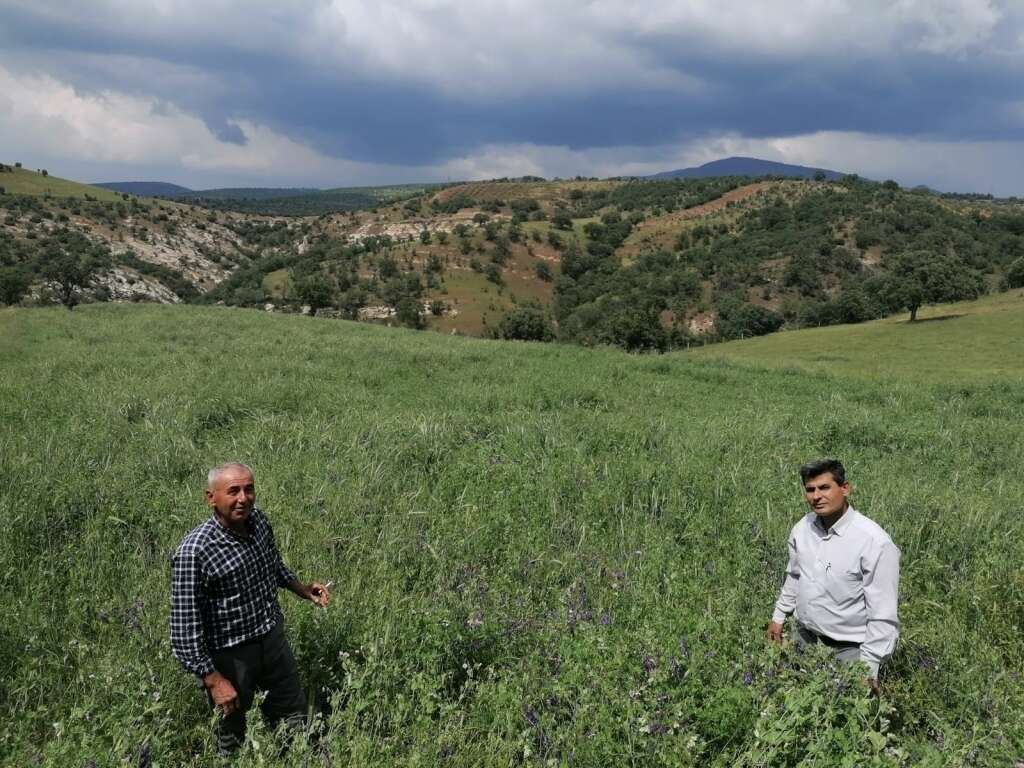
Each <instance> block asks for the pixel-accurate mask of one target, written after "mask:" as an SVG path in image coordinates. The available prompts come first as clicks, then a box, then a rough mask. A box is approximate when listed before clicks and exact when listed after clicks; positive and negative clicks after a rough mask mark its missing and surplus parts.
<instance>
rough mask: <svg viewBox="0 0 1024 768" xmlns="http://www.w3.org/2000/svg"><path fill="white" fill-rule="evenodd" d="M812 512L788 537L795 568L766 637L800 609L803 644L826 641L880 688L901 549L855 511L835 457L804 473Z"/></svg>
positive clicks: (893, 632) (894, 624)
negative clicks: (859, 665) (862, 668)
mask: <svg viewBox="0 0 1024 768" xmlns="http://www.w3.org/2000/svg"><path fill="white" fill-rule="evenodd" d="M800 479H801V480H802V481H803V487H804V496H805V498H806V499H807V504H808V505H809V506H810V508H811V512H810V513H809V514H807V515H806V516H804V517H803V518H802V519H801V520H800V521H799V522H798V523H797V524H796V525H794V526H793V530H792V531H791V532H790V534H789V564H788V565H787V566H786V580H785V582H783V585H782V591H781V592H780V594H779V599H778V600H777V601H776V603H775V613H774V614H773V616H772V623H771V625H770V626H769V627H768V639H769V640H771V641H772V642H782V625H783V623H784V622H785V621H786V617H787V616H789V615H790V614H791V613H793V612H794V610H795V611H796V622H797V635H798V640H797V642H799V643H823V644H825V645H827V646H829V647H830V648H832V649H833V650H834V651H835V654H836V657H837V658H838V659H839V660H840V661H844V662H854V661H863V662H864V663H865V664H867V666H868V668H869V669H870V670H871V677H870V678H869V684H870V685H871V687H872V689H874V690H876V691H877V690H878V682H877V681H878V667H879V666H880V665H881V663H882V662H883V661H885V659H887V658H888V657H889V656H890V655H891V654H892V652H893V649H894V648H895V647H896V640H897V638H898V637H899V634H900V624H899V618H898V616H897V611H896V607H897V606H896V603H897V592H898V590H899V581H900V550H899V548H897V546H896V545H895V544H893V543H892V539H890V538H889V534H887V533H886V532H885V531H884V530H883V529H882V527H881V526H880V525H878V524H877V523H876V522H874V521H873V520H870V519H869V518H867V517H865V516H864V515H862V514H861V513H860V512H858V511H857V510H855V509H854V508H853V507H852V506H850V504H849V502H848V500H847V497H848V496H849V495H850V491H851V488H850V484H849V483H848V482H847V481H846V470H845V469H844V468H843V465H842V464H841V463H839V462H838V461H836V460H835V459H821V460H818V461H813V462H811V463H809V464H805V465H804V466H802V467H801V468H800Z"/></svg>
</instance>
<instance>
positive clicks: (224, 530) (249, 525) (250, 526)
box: [210, 507, 259, 541]
mask: <svg viewBox="0 0 1024 768" xmlns="http://www.w3.org/2000/svg"><path fill="white" fill-rule="evenodd" d="M258 512H259V510H258V509H257V508H256V507H253V509H252V512H250V513H249V517H248V519H247V520H246V521H245V527H246V530H247V531H248V536H239V535H238V534H237V533H235V532H234V531H232V530H231V529H230V528H228V527H227V526H226V525H224V524H223V523H222V522H221V521H220V520H218V519H217V514H216V513H215V512H211V513H210V525H212V526H213V529H214V530H215V531H217V532H218V533H220V535H221V536H227V537H228V538H229V539H234V540H235V541H248V540H249V539H250V538H251V537H252V534H253V531H255V530H256V514H257V513H258Z"/></svg>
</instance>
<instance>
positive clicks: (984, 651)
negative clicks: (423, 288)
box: [0, 304, 1024, 768]
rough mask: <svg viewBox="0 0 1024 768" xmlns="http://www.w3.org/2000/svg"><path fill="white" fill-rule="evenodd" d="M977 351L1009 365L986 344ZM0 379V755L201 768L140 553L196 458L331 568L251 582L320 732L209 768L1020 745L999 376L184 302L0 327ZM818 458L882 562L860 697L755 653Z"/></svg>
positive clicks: (1013, 399) (196, 494) (1007, 433)
mask: <svg viewBox="0 0 1024 768" xmlns="http://www.w3.org/2000/svg"><path fill="white" fill-rule="evenodd" d="M992 309H993V311H995V308H994V307H993V308H992ZM1007 311H1009V310H1007ZM944 322H945V321H944ZM950 322H960V321H950ZM940 325H942V324H941V323H938V322H936V323H933V324H928V323H917V324H915V325H914V326H913V330H914V331H915V332H916V331H925V332H927V331H928V330H929V328H931V327H939V326H940ZM863 327H865V328H867V327H868V326H863ZM996 328H997V327H996V325H994V324H993V325H992V326H990V327H989V330H990V331H996ZM824 330H826V331H828V332H829V333H830V334H833V338H832V343H833V344H834V345H835V346H836V347H837V349H831V348H830V349H828V350H826V352H825V353H827V354H843V350H844V348H847V347H849V348H850V350H849V352H848V353H847V354H848V355H849V356H850V359H851V361H853V360H854V356H855V355H856V358H857V359H860V360H865V359H867V358H866V357H864V355H865V353H864V352H861V351H859V350H856V349H854V348H853V345H847V344H844V342H843V340H842V339H841V338H839V337H838V335H839V334H848V333H852V332H854V331H855V330H859V328H856V329H855V328H853V327H841V328H835V329H824ZM817 333H820V332H819V331H814V330H805V331H796V332H794V333H792V334H786V335H785V336H788V337H789V338H791V339H792V341H793V344H795V345H799V343H800V339H803V338H807V337H811V338H814V336H815V334H817ZM778 338H780V339H781V338H783V336H782V335H780V336H779V337H778ZM757 341H758V342H759V343H768V342H770V341H771V339H763V340H757ZM975 343H976V345H977V346H979V347H990V348H991V349H992V355H993V356H996V355H1001V356H1002V357H1004V358H1005V359H1007V360H1008V361H1015V362H1014V363H1013V364H1014V365H1016V366H1019V365H1020V362H1019V360H1020V359H1021V356H1019V355H1016V348H1015V347H1011V346H1005V345H1006V344H1010V343H1013V344H1016V343H1017V341H1016V340H1014V339H1012V338H1011V335H1010V334H1007V333H999V332H993V333H988V334H987V335H981V336H979V337H978V338H977V339H975ZM811 346H812V347H813V346H814V345H813V344H812V345H811ZM741 348H746V347H731V346H721V347H719V349H721V350H728V349H741ZM222 350H231V351H232V352H231V354H230V355H229V357H230V361H229V362H228V361H226V360H225V356H224V354H223V353H222ZM868 354H870V355H881V356H885V357H889V358H895V357H896V356H897V354H898V350H897V349H896V348H891V349H889V348H887V349H878V348H875V349H873V350H871V351H870V352H869V353H868ZM944 355H946V356H945V357H943V358H941V359H940V360H939V361H937V365H936V366H935V367H936V368H937V367H938V365H941V364H945V361H946V359H947V358H948V353H944ZM0 359H2V360H3V369H4V376H2V377H0V420H2V422H3V423H4V425H5V429H3V430H0V475H2V476H3V477H4V478H5V482H4V483H0V509H3V510H4V520H5V534H4V536H3V537H0V562H3V563H4V564H5V567H4V569H3V570H2V571H0V583H2V587H3V590H4V596H5V597H4V600H2V601H0V745H2V748H3V762H4V763H5V764H8V765H12V766H13V765H17V766H22V765H43V766H53V767H55V768H57V767H59V768H63V767H64V766H76V765H82V766H84V765H90V764H92V763H95V764H96V765H114V764H117V765H123V764H128V765H140V764H144V763H151V764H153V765H156V764H159V765H168V766H171V765H173V766H181V767H183V768H188V767H190V766H191V767H192V768H198V767H199V766H206V765H211V764H215V759H214V757H213V755H212V753H211V749H212V740H211V739H210V737H209V730H208V729H209V718H208V717H207V711H206V709H205V706H204V702H203V700H202V697H201V695H200V694H199V692H197V691H196V690H195V685H194V681H193V680H191V679H190V678H189V677H188V676H187V675H186V674H184V673H183V672H182V671H181V670H180V668H179V667H178V666H177V663H176V662H175V661H174V660H173V659H172V658H171V657H170V655H169V653H168V652H167V610H168V609H167V605H168V589H169V586H168V568H167V561H168V557H169V555H170V553H171V551H172V550H173V548H174V547H175V546H176V544H177V543H178V541H179V540H180V539H181V537H182V536H183V535H184V534H185V532H186V531H187V530H189V529H190V528H191V527H192V526H194V525H196V524H198V523H199V522H200V521H201V520H202V519H203V518H204V516H205V515H206V510H205V507H204V504H203V499H202V495H201V487H202V484H203V482H204V475H205V472H206V470H207V468H208V467H209V466H211V465H212V464H214V463H216V462H219V461H223V460H225V459H229V458H238V459H244V460H246V461H247V462H249V463H251V464H252V465H253V466H254V467H255V470H256V477H257V489H258V493H259V499H260V503H261V505H262V506H263V508H264V509H265V510H267V513H268V514H269V516H270V518H271V520H272V521H273V523H274V526H275V532H276V535H277V539H278V542H279V544H280V546H281V549H282V552H283V556H284V558H285V560H286V562H287V563H288V564H289V565H290V566H291V567H292V568H294V569H295V570H296V572H297V573H299V574H300V575H302V576H303V577H304V578H310V579H311V578H321V579H328V578H329V579H332V580H333V581H334V582H335V583H336V587H335V589H334V592H335V594H334V599H333V601H332V606H331V607H330V608H329V609H328V610H327V611H325V612H315V611H314V610H313V609H311V608H310V607H309V606H308V605H307V604H300V603H299V602H298V601H296V600H294V599H290V598H289V597H288V596H282V599H281V602H282V605H283V608H284V611H285V614H286V618H287V626H288V632H289V635H290V636H291V638H292V642H293V645H294V647H295V649H296V655H297V658H298V661H299V664H300V669H301V673H302V675H303V677H304V679H305V680H306V681H307V682H308V684H309V686H310V689H311V691H312V704H313V707H314V712H315V713H317V714H318V715H319V716H320V720H319V721H318V723H319V726H318V727H319V728H320V729H321V732H320V736H319V738H318V746H317V747H315V748H310V747H308V746H307V745H306V743H305V741H304V740H303V739H300V740H299V741H298V742H297V743H296V744H294V745H293V747H292V750H291V751H290V752H289V754H288V757H287V758H286V759H283V760H280V761H275V760H273V759H272V758H268V755H273V754H275V753H276V745H275V741H274V738H273V737H272V736H270V735H269V734H266V733H264V732H262V731H260V730H258V729H257V730H256V732H255V733H254V737H255V739H254V741H255V743H256V744H259V748H258V749H257V747H256V746H255V744H253V746H252V747H251V748H250V750H249V751H248V752H246V753H245V754H243V755H242V756H240V758H239V759H238V760H237V761H235V765H238V766H240V768H252V767H254V766H257V765H268V764H276V765H283V766H293V767H294V768H298V766H301V765H320V764H325V763H327V762H330V764H331V765H351V766H354V767H355V768H361V767H365V766H381V767H382V768H383V766H387V767H388V768H393V766H409V767H410V768H411V766H416V765H448V764H450V765H464V766H477V765H524V766H533V765H537V766H541V765H550V764H571V765H576V766H585V767H587V768H604V767H605V766H610V765H643V766H651V767H652V768H659V767H660V766H666V767H667V766H673V767H674V768H678V767H679V766H689V767H690V768H696V767H697V766H721V767H722V768H724V767H725V766H749V767H750V768H753V766H759V765H772V766H797V765H801V764H803V765H808V764H820V765H840V764H842V761H843V760H846V761H848V762H849V761H850V760H851V759H853V760H854V763H853V764H856V765H874V766H878V767H879V768H896V767H897V766H911V765H914V766H917V765H922V766H947V765H977V766H1012V765H1013V761H1014V760H1016V759H1018V758H1019V757H1020V756H1021V755H1022V754H1024V689H1022V688H1021V686H1020V679H1021V675H1024V662H1022V659H1024V639H1022V638H1024V636H1022V635H1021V633H1020V632H1019V631H1018V629H1019V622H1020V613H1019V607H1020V604H1021V596H1022V594H1024V581H1022V575H1021V568H1020V563H1021V559H1022V553H1021V547H1020V541H1021V535H1022V534H1024V529H1022V522H1021V517H1020V515H1019V513H1018V510H1020V509H1021V507H1022V506H1024V490H1022V486H1021V484H1020V483H1019V482H1015V479H1014V478H1015V475H1014V474H1013V472H1014V470H1015V468H1016V467H1018V466H1020V465H1021V463H1022V462H1024V442H1022V440H1021V435H1020V430H1019V429H1016V428H1015V425H1016V423H1017V421H1018V420H1019V415H1020V410H1021V407H1022V404H1021V401H1020V388H1019V385H1017V384H1012V385H1011V384H1007V383H1006V381H1003V380H978V379H976V378H969V379H963V378H961V375H960V373H959V372H958V370H957V369H956V367H955V366H954V367H953V368H952V369H951V370H950V371H949V373H948V374H947V375H946V376H944V377H943V382H942V383H941V384H933V383H930V382H929V381H928V380H927V379H924V380H909V381H904V380H902V379H900V378H888V379H886V380H880V381H868V380H865V379H863V378H861V377H859V376H847V375H846V374H845V372H844V370H842V369H839V368H835V369H830V373H829V375H823V374H821V373H816V372H812V371H802V370H798V369H794V368H791V367H790V368H787V369H784V370H773V369H769V368H765V367H761V368H752V367H750V366H749V365H742V366H740V365H735V364H731V363H728V362H724V361H720V360H703V359H696V358H695V357H694V355H693V354H692V353H680V354H673V355H665V356H661V357H657V358H653V357H646V356H631V355H626V354H623V353H621V352H617V351H614V350H608V349H598V350H583V349H580V348H576V347H572V346H569V345H541V344H508V343H502V342H488V341H483V340H477V339H465V338H454V339H453V338H443V337H441V336H438V335H430V334H422V333H415V332H412V331H406V330H400V329H385V328H377V327H372V326H370V325H367V324H355V323H348V322H320V321H317V320H315V319H310V318H305V317H297V316H282V315H274V314H269V313H263V312H254V311H244V310H237V309H230V308H215V307H183V306H178V307H164V306H132V307H129V306H118V305H101V304H94V305H89V306H84V307H81V308H79V309H76V310H75V312H67V311H64V310H63V309H60V308H49V309H47V308H42V309H31V310H28V309H21V308H15V309H11V308H8V309H0ZM1018 381H1019V379H1018ZM824 453H828V454H835V455H838V456H840V457H841V458H842V459H843V460H844V461H845V462H846V464H847V466H848V467H849V468H850V470H851V473H852V478H853V483H854V486H855V492H854V493H855V496H854V498H855V502H856V503H857V505H858V506H859V507H860V508H861V509H863V510H864V511H866V512H868V513H869V514H870V515H871V516H872V517H873V518H875V519H876V520H878V521H879V522H880V523H881V524H883V525H884V526H885V527H886V529H887V530H888V531H889V532H890V533H891V534H892V536H893V538H894V540H895V541H896V542H897V543H898V545H899V547H900V548H901V550H902V553H903V561H902V566H903V567H902V582H901V605H900V618H901V621H902V625H903V636H902V639H901V642H900V644H899V646H898V649H897V653H896V655H895V657H894V658H893V660H892V661H891V663H890V664H889V665H888V666H887V667H885V668H884V671H883V676H882V688H883V698H882V699H881V702H875V701H873V700H871V699H870V698H869V697H868V695H867V691H866V689H865V688H864V687H863V684H862V683H861V682H860V680H859V679H857V677H856V672H855V671H849V670H848V671H847V672H846V673H845V674H844V672H843V671H842V670H836V669H834V668H832V667H830V666H829V665H827V664H826V663H825V661H824V658H823V657H818V656H810V657H809V656H807V655H799V654H796V653H795V652H794V651H793V650H792V648H791V647H790V648H786V649H782V650H779V649H776V648H770V647H768V646H767V645H766V643H765V641H764V630H765V627H766V625H767V622H768V619H769V615H770V610H771V606H772V603H773V601H774V599H775V595H776V591H777V589H778V585H779V582H780V577H781V574H782V569H783V567H784V564H785V556H786V545H785V542H786V536H787V532H788V530H789V528H790V526H791V525H792V524H793V522H794V521H795V520H796V519H798V518H799V516H800V515H801V514H803V512H804V507H803V502H802V500H801V497H800V489H799V487H798V485H797V483H796V481H795V471H796V467H797V466H798V465H799V464H800V463H801V462H803V461H805V460H806V459H808V458H809V457H811V456H815V455H818V454H824ZM56 468H59V471H56ZM40 585H49V586H47V587H46V588H47V589H49V590H50V591H51V592H53V593H54V595H55V597H54V598H53V599H41V598H40V589H41V587H40ZM826 726H827V727H826Z"/></svg>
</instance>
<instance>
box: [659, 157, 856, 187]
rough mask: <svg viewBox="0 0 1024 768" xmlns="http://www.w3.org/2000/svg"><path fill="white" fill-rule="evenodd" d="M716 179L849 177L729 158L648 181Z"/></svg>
mask: <svg viewBox="0 0 1024 768" xmlns="http://www.w3.org/2000/svg"><path fill="white" fill-rule="evenodd" d="M715 176H750V177H753V178H756V177H758V176H783V177H790V178H796V179H814V178H821V179H822V180H823V181H838V180H839V179H841V178H843V177H844V176H846V174H845V173H840V172H839V171H830V170H828V169H826V168H809V167H807V166H806V165H792V164H790V163H777V162H775V161H773V160H759V159H758V158H756V157H726V158H723V159H721V160H713V161H711V162H710V163H704V165H699V166H696V167H694V168H680V169H678V170H675V171H662V172H661V173H655V174H653V175H652V176H649V177H648V178H651V179H676V178H681V179H705V178H711V177H715Z"/></svg>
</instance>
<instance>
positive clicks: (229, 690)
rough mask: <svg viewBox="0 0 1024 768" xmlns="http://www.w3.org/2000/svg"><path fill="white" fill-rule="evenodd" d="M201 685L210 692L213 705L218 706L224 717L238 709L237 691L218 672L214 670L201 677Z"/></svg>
mask: <svg viewBox="0 0 1024 768" xmlns="http://www.w3.org/2000/svg"><path fill="white" fill-rule="evenodd" d="M203 685H205V686H206V690H208V691H209V692H210V698H212V699H213V705H214V706H215V707H220V708H221V711H222V712H223V713H224V715H225V717H226V716H227V715H230V714H231V713H232V712H234V711H235V710H236V709H238V691H236V690H235V686H233V685H232V684H231V681H230V680H228V679H227V678H226V677H224V675H222V674H221V673H220V672H217V671H214V672H211V673H210V674H208V675H206V677H204V678H203Z"/></svg>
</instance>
